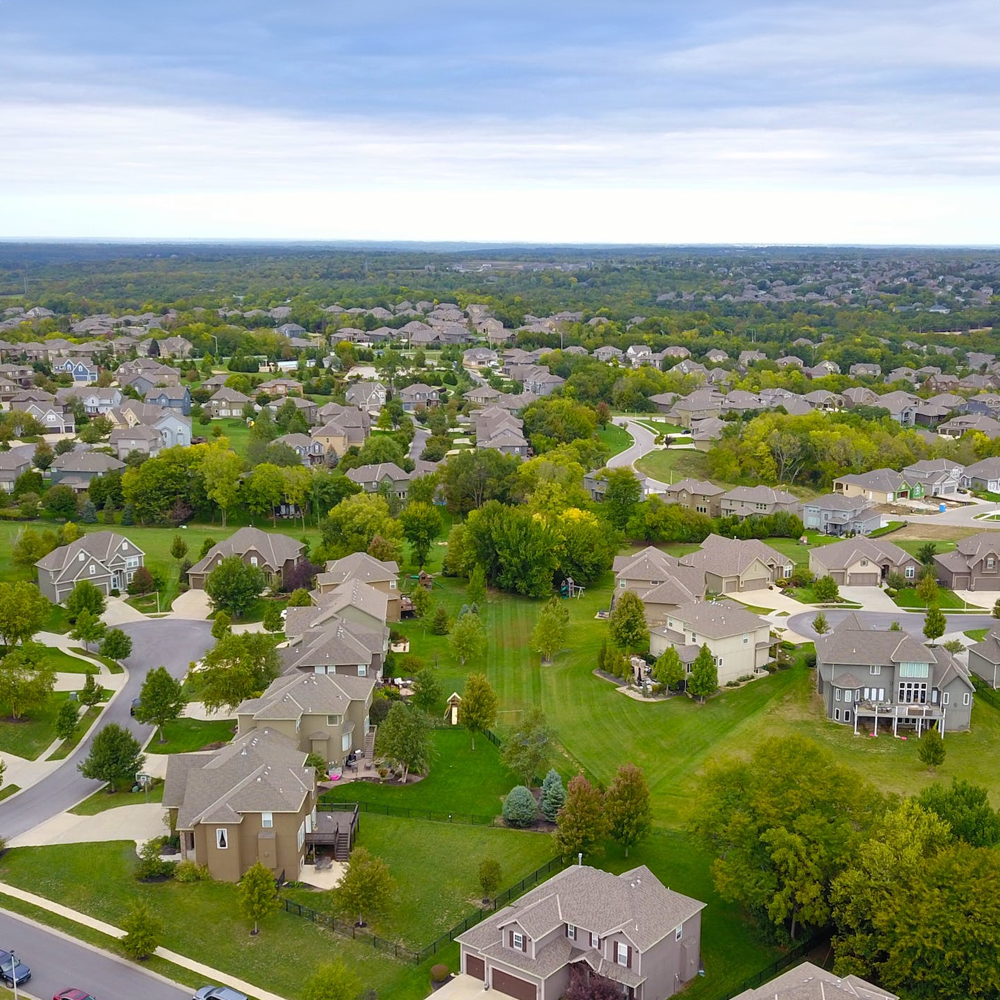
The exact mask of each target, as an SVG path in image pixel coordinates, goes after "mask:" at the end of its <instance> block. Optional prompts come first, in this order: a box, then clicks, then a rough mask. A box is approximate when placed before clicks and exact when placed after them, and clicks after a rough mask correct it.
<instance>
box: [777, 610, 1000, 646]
mask: <svg viewBox="0 0 1000 1000" xmlns="http://www.w3.org/2000/svg"><path fill="white" fill-rule="evenodd" d="M816 614H817V613H816V612H815V611H809V612H807V613H805V614H801V615H792V616H791V617H790V618H788V619H786V622H787V625H788V628H790V629H791V630H792V631H793V632H797V633H798V634H799V635H802V636H806V637H807V638H808V639H809V640H810V641H812V640H813V639H815V638H816V632H815V631H814V630H813V627H812V621H813V619H814V618H815V617H816ZM823 614H824V615H826V620H827V624H828V625H829V626H830V627H831V628H836V627H837V625H839V624H840V623H841V622H842V621H843V620H844V619H845V618H846V617H847V616H848V615H849V614H856V615H857V616H858V617H859V618H860V619H861V620H862V621H863V622H865V623H866V624H868V625H871V626H872V627H874V628H877V629H887V628H889V626H890V625H891V624H892V623H893V622H899V626H900V628H901V629H902V630H903V631H904V632H909V633H910V634H911V635H916V636H918V637H919V638H920V640H921V642H923V641H924V631H923V630H924V616H923V614H920V613H913V612H906V611H903V609H902V608H900V609H898V610H897V611H896V612H895V613H893V612H888V611H854V612H851V611H824V612H823ZM945 615H946V616H947V618H948V631H949V632H965V631H966V630H968V629H973V628H993V627H994V626H995V625H996V624H997V620H996V619H995V618H993V617H992V616H991V615H988V614H982V615H963V614H958V615H952V614H948V612H947V611H946V612H945Z"/></svg>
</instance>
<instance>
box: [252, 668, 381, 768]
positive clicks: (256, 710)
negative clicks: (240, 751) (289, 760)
mask: <svg viewBox="0 0 1000 1000" xmlns="http://www.w3.org/2000/svg"><path fill="white" fill-rule="evenodd" d="M374 690H375V678H374V677H356V676H354V677H352V676H350V675H345V674H330V673H326V674H323V673H313V672H306V671H301V672H300V671H296V672H295V673H288V674H282V675H281V676H280V677H278V678H276V679H275V680H273V681H271V683H270V684H269V685H268V686H267V689H266V690H265V691H264V693H263V694H262V695H261V696H260V697H259V698H249V699H248V700H246V701H244V702H242V703H241V704H240V705H239V706H238V707H237V709H236V719H237V726H238V729H239V733H240V735H243V734H244V733H248V732H250V731H252V730H257V729H261V728H263V727H267V728H268V729H275V730H277V731H278V732H279V733H281V734H282V735H283V736H285V737H287V738H288V739H290V740H293V741H294V742H295V744H296V745H297V747H298V749H299V750H303V751H305V752H306V753H317V754H319V755H320V756H321V757H322V758H323V759H324V760H325V761H327V762H328V763H329V764H331V765H332V766H334V767H340V766H342V765H343V762H344V761H345V760H346V759H347V757H348V756H349V755H350V753H351V752H352V751H358V750H365V749H366V740H367V739H368V737H369V735H370V736H371V737H372V739H371V743H374V735H375V734H374V732H371V730H370V726H369V722H368V710H369V708H370V707H371V703H372V694H373V692H374Z"/></svg>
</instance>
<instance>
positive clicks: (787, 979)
mask: <svg viewBox="0 0 1000 1000" xmlns="http://www.w3.org/2000/svg"><path fill="white" fill-rule="evenodd" d="M733 1000H899V997H898V996H897V995H896V994H895V993H890V992H889V991H888V990H884V989H881V988H880V987H878V986H874V985H873V984H872V983H869V982H867V981H866V980H864V979H861V978H860V977H858V976H853V975H847V976H838V975H834V973H832V972H829V971H828V970H827V969H821V968H820V967H819V966H818V965H813V963H812V962H803V963H802V964H801V965H797V966H795V968H794V969H789V970H788V971H787V972H783V973H781V975H780V976H777V977H776V978H774V979H772V980H770V981H769V982H767V983H765V984H764V985H763V986H758V987H757V988H756V989H748V990H744V991H743V992H742V993H738V994H737V995H736V996H735V997H733Z"/></svg>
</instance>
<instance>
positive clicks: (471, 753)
mask: <svg viewBox="0 0 1000 1000" xmlns="http://www.w3.org/2000/svg"><path fill="white" fill-rule="evenodd" d="M447 693H448V694H450V693H451V692H450V691H448V692H447ZM433 735H434V749H435V751H436V754H437V756H436V759H435V760H434V763H433V765H432V766H431V771H430V774H429V775H428V776H427V777H426V778H424V779H423V780H422V781H419V782H417V783H416V784H414V785H407V786H406V787H405V788H400V787H398V786H391V785H380V784H378V783H376V782H370V781H351V782H348V783H347V784H344V785H340V786H339V787H334V788H333V789H332V790H331V791H329V792H327V793H326V794H324V796H323V798H324V799H328V800H330V801H332V802H370V803H373V804H375V805H386V804H391V805H394V806H401V807H405V808H408V809H426V810H429V811H431V812H440V813H449V812H465V813H473V814H476V815H482V816H496V815H499V813H500V807H501V805H502V804H503V799H504V796H506V794H507V793H508V792H509V791H510V790H511V789H512V788H513V787H514V785H517V784H519V783H520V782H519V780H518V779H517V778H516V777H515V776H514V775H513V774H512V773H511V772H510V771H508V770H507V768H505V767H504V766H503V764H502V763H501V762H500V753H499V751H498V750H497V748H496V747H495V746H494V745H493V744H492V743H490V742H489V741H488V740H485V739H482V738H480V739H478V740H476V749H475V750H472V749H471V747H472V741H471V739H470V738H469V734H468V733H467V732H466V731H465V730H464V729H458V730H454V729H437V730H435V731H434V734H433Z"/></svg>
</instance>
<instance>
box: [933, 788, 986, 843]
mask: <svg viewBox="0 0 1000 1000" xmlns="http://www.w3.org/2000/svg"><path fill="white" fill-rule="evenodd" d="M917 801H918V802H919V803H920V805H921V806H922V807H923V808H924V809H927V810H929V811H930V812H933V813H936V814H937V815H938V816H939V817H940V818H941V819H943V820H944V821H945V822H946V823H947V824H948V826H950V827H951V832H952V834H953V835H954V836H955V837H957V838H958V839H959V840H964V841H965V842H966V843H967V844H971V845H972V846H973V847H994V846H995V845H996V844H998V843H1000V813H998V812H997V811H996V810H995V809H994V808H993V807H992V806H991V805H990V800H989V796H988V794H987V792H986V789H985V788H981V787H980V786H978V785H973V784H972V783H971V782H968V781H964V780H959V779H958V778H952V779H951V785H950V786H949V785H944V784H942V783H941V782H939V781H936V782H934V784H933V785H929V786H928V787H927V788H925V789H924V790H923V791H922V792H921V793H920V795H919V796H918V798H917Z"/></svg>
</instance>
